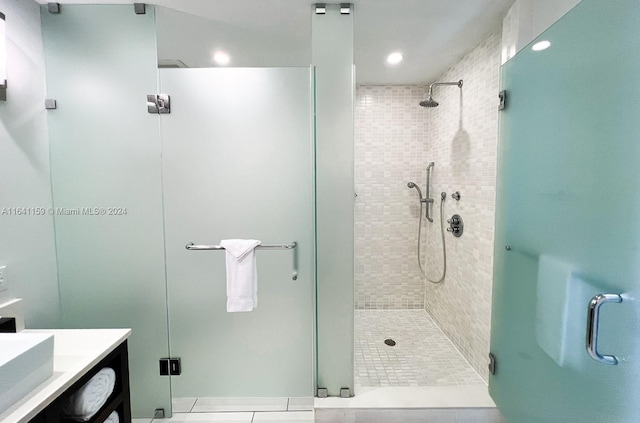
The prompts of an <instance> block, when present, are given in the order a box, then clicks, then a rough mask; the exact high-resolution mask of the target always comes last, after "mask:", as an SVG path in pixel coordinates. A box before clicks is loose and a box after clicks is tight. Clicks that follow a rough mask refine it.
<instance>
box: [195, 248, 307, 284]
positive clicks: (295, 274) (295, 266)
mask: <svg viewBox="0 0 640 423" xmlns="http://www.w3.org/2000/svg"><path fill="white" fill-rule="evenodd" d="M297 246H298V243H297V242H295V241H293V242H292V243H291V244H264V245H262V244H261V245H258V246H257V247H256V250H293V276H292V277H291V279H293V280H294V281H295V280H298V254H297V249H296V247H297ZM184 248H186V249H187V250H189V251H211V250H224V249H225V248H224V247H222V246H220V245H196V244H194V243H193V242H190V243H188V244H187V245H185V246H184Z"/></svg>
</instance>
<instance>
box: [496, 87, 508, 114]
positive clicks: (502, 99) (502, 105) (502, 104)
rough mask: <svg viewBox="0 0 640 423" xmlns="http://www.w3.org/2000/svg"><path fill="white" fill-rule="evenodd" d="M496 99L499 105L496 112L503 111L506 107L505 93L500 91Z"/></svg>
mask: <svg viewBox="0 0 640 423" xmlns="http://www.w3.org/2000/svg"><path fill="white" fill-rule="evenodd" d="M498 98H499V99H500V104H498V110H504V108H505V107H507V91H506V90H502V91H500V92H499V93H498Z"/></svg>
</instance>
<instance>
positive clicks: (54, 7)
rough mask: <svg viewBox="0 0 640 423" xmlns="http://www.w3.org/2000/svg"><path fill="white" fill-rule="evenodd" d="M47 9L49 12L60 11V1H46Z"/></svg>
mask: <svg viewBox="0 0 640 423" xmlns="http://www.w3.org/2000/svg"><path fill="white" fill-rule="evenodd" d="M47 9H48V10H49V13H53V14H54V15H55V14H58V13H60V3H47Z"/></svg>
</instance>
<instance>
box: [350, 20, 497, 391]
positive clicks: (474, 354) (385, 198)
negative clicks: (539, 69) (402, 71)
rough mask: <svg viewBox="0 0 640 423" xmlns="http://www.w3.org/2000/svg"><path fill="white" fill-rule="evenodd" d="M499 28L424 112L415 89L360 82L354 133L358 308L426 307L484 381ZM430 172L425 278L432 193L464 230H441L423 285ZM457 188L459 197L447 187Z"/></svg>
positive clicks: (447, 76) (434, 237)
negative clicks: (422, 198) (421, 199)
mask: <svg viewBox="0 0 640 423" xmlns="http://www.w3.org/2000/svg"><path fill="white" fill-rule="evenodd" d="M501 37H502V35H501V32H500V31H499V30H497V31H495V32H493V33H492V34H490V35H489V36H488V37H487V38H486V40H485V41H483V42H482V43H481V44H480V45H478V46H477V47H476V48H475V49H474V50H473V51H471V52H470V53H469V54H467V55H466V56H465V57H464V58H463V59H462V60H461V61H460V62H459V63H458V64H456V65H455V66H453V67H452V68H450V69H449V70H448V71H447V72H445V73H444V74H443V75H442V76H441V77H440V78H438V81H457V80H459V79H463V80H464V86H463V88H462V90H460V89H458V88H457V87H455V86H438V87H435V88H434V98H435V99H436V100H437V101H439V102H440V106H439V107H437V108H432V109H425V108H422V107H419V106H418V103H419V102H420V101H421V100H423V99H424V98H425V97H426V93H427V89H426V87H422V86H359V87H358V88H357V91H356V96H357V99H356V120H355V122H356V123H355V125H356V135H355V157H356V163H355V185H356V194H357V197H356V206H355V256H356V259H355V285H356V288H355V289H356V304H355V305H356V308H357V309H394V308H396V309H412V308H426V310H427V311H428V312H429V313H430V314H431V315H432V316H433V318H434V320H435V321H436V323H437V324H438V325H439V326H440V328H441V329H442V330H443V331H444V333H445V334H446V335H447V336H448V337H449V338H450V339H451V341H452V342H453V343H454V344H455V346H456V347H457V348H458V349H459V350H460V352H461V353H462V354H463V355H464V357H465V358H466V359H467V360H468V361H469V363H471V365H472V366H473V367H474V369H475V370H476V371H477V372H478V373H479V374H480V375H481V376H482V377H483V378H484V379H485V380H486V379H487V377H488V371H487V363H488V352H489V335H490V324H491V288H492V276H493V233H494V216H495V185H496V182H495V181H496V150H497V136H498V111H497V105H498V91H499V72H500V69H499V67H500V62H501ZM431 161H433V162H435V167H434V170H433V174H432V176H433V177H432V185H431V189H432V194H431V197H433V198H435V199H436V202H435V204H434V206H433V213H432V215H433V216H434V222H433V223H426V222H424V220H423V238H422V242H423V243H424V244H423V245H424V246H425V247H424V248H423V252H424V255H423V260H425V261H426V263H427V266H426V271H427V273H428V275H429V276H430V277H431V278H438V277H439V275H440V272H441V270H442V247H441V238H440V225H439V217H440V215H439V202H440V195H439V194H440V192H441V191H445V192H446V193H447V199H446V200H445V225H446V219H447V218H450V217H451V215H452V214H454V213H458V214H460V215H461V216H462V218H463V220H464V223H465V231H464V235H463V236H462V237H461V238H454V237H453V236H451V234H449V233H446V234H445V235H446V245H447V277H446V279H445V282H444V283H443V284H441V285H432V284H430V283H427V284H426V286H427V287H426V291H425V284H424V282H423V279H422V278H421V275H420V271H419V269H418V266H417V262H416V237H417V226H418V217H419V211H420V206H419V203H418V201H417V194H416V191H415V190H413V189H409V188H407V182H409V181H414V182H415V183H417V184H418V185H419V186H420V187H421V188H422V191H423V193H424V191H425V190H426V187H425V177H426V165H427V163H428V162H431ZM455 191H459V192H460V194H461V200H460V201H459V202H457V201H455V200H453V199H452V198H451V194H452V193H453V192H455Z"/></svg>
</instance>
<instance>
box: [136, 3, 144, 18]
mask: <svg viewBox="0 0 640 423" xmlns="http://www.w3.org/2000/svg"><path fill="white" fill-rule="evenodd" d="M133 11H134V12H136V15H144V14H145V13H147V8H146V5H145V4H144V3H133Z"/></svg>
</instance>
